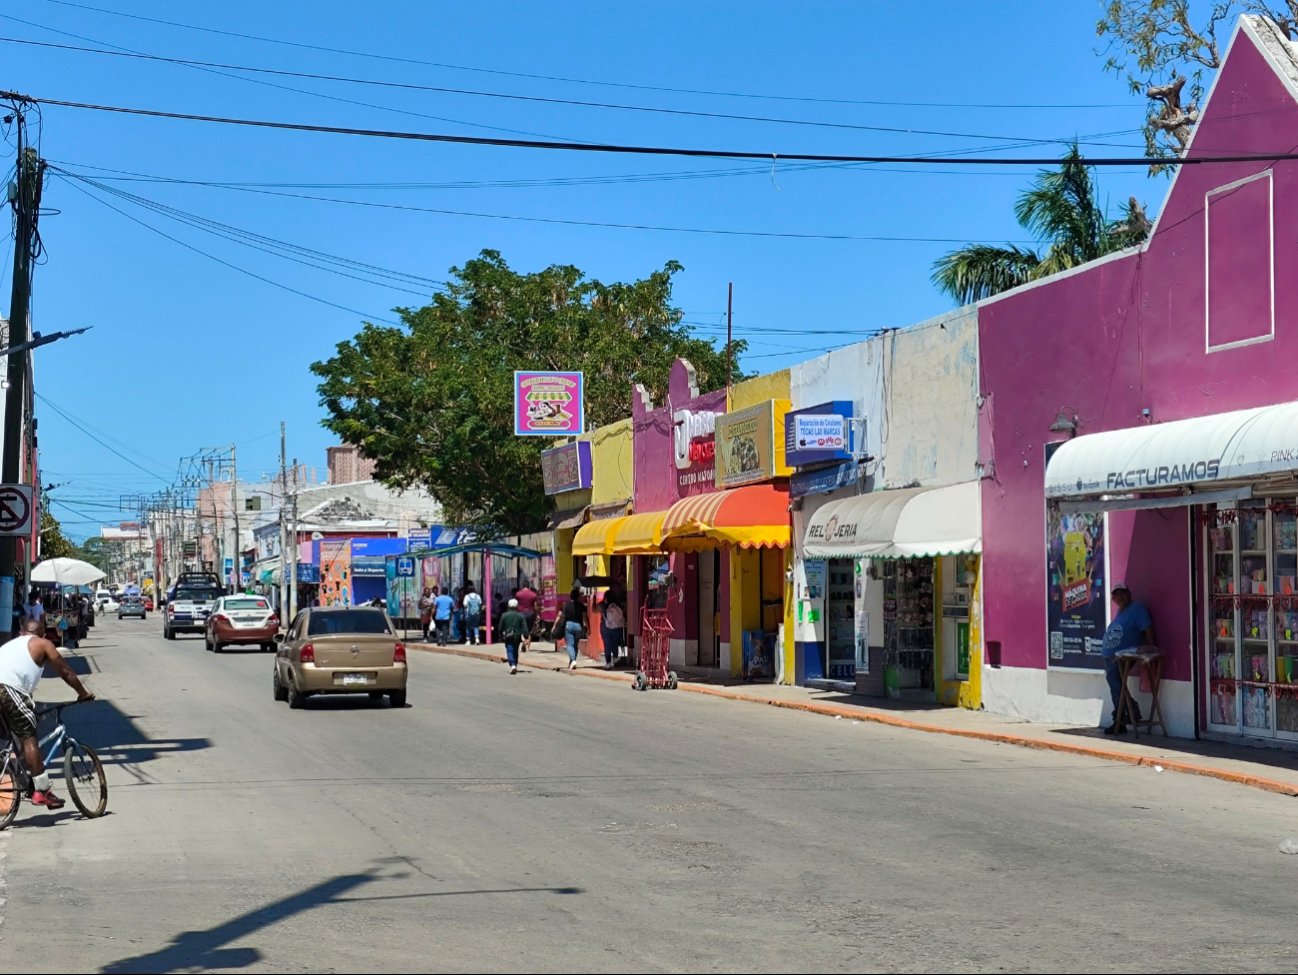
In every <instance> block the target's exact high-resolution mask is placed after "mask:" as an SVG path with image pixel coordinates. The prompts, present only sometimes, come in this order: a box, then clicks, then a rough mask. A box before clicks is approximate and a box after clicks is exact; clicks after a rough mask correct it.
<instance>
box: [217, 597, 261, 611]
mask: <svg viewBox="0 0 1298 975" xmlns="http://www.w3.org/2000/svg"><path fill="white" fill-rule="evenodd" d="M225 608H226V609H270V604H269V603H268V602H266V600H264V599H227V600H226V601H225Z"/></svg>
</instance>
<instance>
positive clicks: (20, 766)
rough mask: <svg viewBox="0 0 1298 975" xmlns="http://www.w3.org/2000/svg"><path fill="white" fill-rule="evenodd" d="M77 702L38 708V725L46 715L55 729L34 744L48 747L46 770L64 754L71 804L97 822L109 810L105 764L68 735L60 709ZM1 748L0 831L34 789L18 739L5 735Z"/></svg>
mask: <svg viewBox="0 0 1298 975" xmlns="http://www.w3.org/2000/svg"><path fill="white" fill-rule="evenodd" d="M80 703H81V702H80V701H65V702H64V703H63V704H54V705H51V706H50V707H47V708H41V709H40V710H39V711H37V712H36V721H37V726H38V727H39V725H40V719H41V718H43V717H45V715H47V714H53V715H54V716H55V721H56V724H55V726H54V728H53V729H52V730H51V731H50V733H49V734H47V735H46V736H45V737H44V738H41V739H39V740H38V742H37V747H38V748H44V747H45V746H46V745H49V751H48V752H47V753H46V755H45V767H46V768H47V769H48V768H49V767H50V766H51V765H52V764H53V762H54V759H55V757H56V756H57V755H58V753H59V750H60V749H61V748H65V749H66V750H65V751H64V753H63V780H64V783H65V784H66V785H67V789H68V795H69V796H71V798H72V803H73V805H75V806H76V807H77V809H78V810H80V812H81V815H83V816H85V817H86V818H87V819H97V818H98V817H100V816H102V815H103V814H104V813H105V812H106V811H107V809H108V781H107V780H106V779H105V778H104V763H103V762H101V761H100V760H99V754H98V753H97V752H96V751H95V750H94V749H93V748H91V747H90V746H89V745H86V744H83V743H82V742H79V741H77V740H76V739H75V738H73V737H72V736H71V735H69V734H68V732H67V728H66V727H64V725H63V709H64V708H68V707H71V706H72V705H74V704H80ZM5 737H6V741H5V745H4V749H3V750H2V751H0V829H6V828H8V826H9V824H10V823H12V822H13V821H14V818H15V817H16V816H17V815H18V807H19V805H21V803H22V800H23V797H24V796H25V797H27V798H28V799H30V798H31V795H32V790H33V788H34V786H33V783H32V776H31V773H30V772H29V771H28V770H27V763H26V762H25V761H24V760H23V752H22V747H21V746H20V745H19V744H18V740H17V739H16V738H15V737H14V736H13V735H12V734H8V733H7V732H6V735H5Z"/></svg>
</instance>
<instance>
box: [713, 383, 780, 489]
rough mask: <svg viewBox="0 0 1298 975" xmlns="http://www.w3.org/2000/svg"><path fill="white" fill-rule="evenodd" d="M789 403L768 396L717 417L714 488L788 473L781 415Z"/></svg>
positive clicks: (763, 479)
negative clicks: (736, 411)
mask: <svg viewBox="0 0 1298 975" xmlns="http://www.w3.org/2000/svg"><path fill="white" fill-rule="evenodd" d="M789 406H790V404H789V401H788V400H787V399H771V400H767V401H766V402H765V403H758V404H757V405H756V406H750V407H749V408H748V409H746V410H740V411H739V412H738V413H727V414H725V415H724V416H719V417H717V420H716V452H717V454H716V465H717V487H718V488H732V487H738V486H739V485H741V484H755V483H757V482H758V481H769V480H770V479H771V478H774V477H788V476H789V474H790V473H791V471H790V469H789V466H788V465H787V464H786V463H785V462H784V414H785V413H787V412H789ZM777 430H778V431H779V433H778V434H777V433H776V431H777Z"/></svg>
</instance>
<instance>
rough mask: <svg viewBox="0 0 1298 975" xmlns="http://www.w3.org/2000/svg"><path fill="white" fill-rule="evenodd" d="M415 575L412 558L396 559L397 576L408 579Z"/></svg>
mask: <svg viewBox="0 0 1298 975" xmlns="http://www.w3.org/2000/svg"><path fill="white" fill-rule="evenodd" d="M414 574H415V560H414V559H412V558H406V557H404V556H403V557H402V558H399V559H397V575H398V576H399V577H401V578H402V579H408V578H411V577H413V576H414Z"/></svg>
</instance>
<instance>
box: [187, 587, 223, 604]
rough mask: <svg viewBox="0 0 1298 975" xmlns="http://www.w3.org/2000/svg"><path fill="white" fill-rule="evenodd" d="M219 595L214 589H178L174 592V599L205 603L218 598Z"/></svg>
mask: <svg viewBox="0 0 1298 975" xmlns="http://www.w3.org/2000/svg"><path fill="white" fill-rule="evenodd" d="M220 595H221V594H220V593H219V592H217V591H216V590H215V589H180V590H177V592H176V601H177V602H180V601H182V600H190V601H193V602H199V603H205V602H208V601H210V600H213V599H218V598H220Z"/></svg>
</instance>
